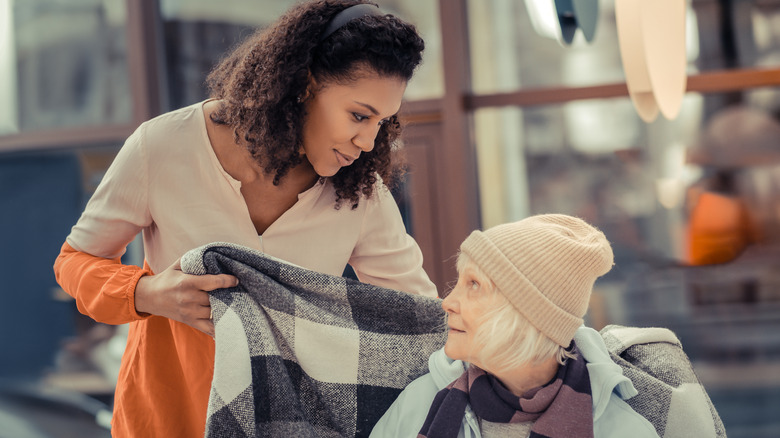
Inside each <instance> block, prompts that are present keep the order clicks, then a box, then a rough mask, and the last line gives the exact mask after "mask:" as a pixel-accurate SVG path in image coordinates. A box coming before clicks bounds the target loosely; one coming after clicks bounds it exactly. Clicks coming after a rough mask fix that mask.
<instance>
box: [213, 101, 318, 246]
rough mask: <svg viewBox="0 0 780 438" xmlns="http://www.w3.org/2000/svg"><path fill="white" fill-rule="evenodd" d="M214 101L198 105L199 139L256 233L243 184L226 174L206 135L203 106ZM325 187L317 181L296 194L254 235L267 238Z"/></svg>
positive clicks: (316, 196)
mask: <svg viewBox="0 0 780 438" xmlns="http://www.w3.org/2000/svg"><path fill="white" fill-rule="evenodd" d="M212 100H214V99H207V100H204V101H203V102H201V103H200V117H199V119H200V132H201V139H202V140H203V145H204V146H205V147H206V148H207V149H208V156H209V159H210V160H211V162H212V163H213V164H214V167H215V168H216V169H217V171H218V172H219V173H220V174H221V175H222V177H223V178H224V180H225V181H227V183H228V184H230V186H231V187H232V188H233V191H234V192H235V193H236V195H238V196H239V197H240V198H241V204H242V207H243V208H242V210H243V212H244V219H243V220H245V221H248V222H249V224H250V225H251V227H252V228H253V229H254V230H255V231H257V228H256V227H255V224H254V222H253V221H252V215H251V214H250V213H249V205H248V204H247V202H246V198H245V197H244V194H243V193H242V192H241V188H242V186H243V183H242V182H241V181H239V180H237V179H236V178H234V177H233V176H232V175H230V173H228V171H227V170H225V167H224V166H223V165H222V162H220V161H219V157H218V156H217V152H216V151H215V150H214V145H213V143H212V142H211V139H210V138H209V134H208V126H207V123H206V117H208V116H207V115H206V109H205V105H206V103H208V102H210V101H212ZM324 186H325V184H324V183H322V182H320V181H317V182H315V183H314V184H313V185H312V186H311V187H309V188H308V189H306V190H304V191H303V192H301V193H298V200H297V201H296V202H295V203H294V204H293V205H292V206H290V208H288V209H287V210H285V211H284V212H283V213H282V214H281V215H279V217H278V218H276V220H274V221H273V222H271V223H270V224H269V225H268V226H267V227H266V228H265V231H264V232H263V233H256V234H257V235H258V237H260V238H262V237H263V236H267V235H268V234H269V231H272V229H273V228H278V226H279V225H278V224H279V223H281V222H282V221H284V220H285V216H288V215H290V214H295V212H293V210H296V209H300V208H305V207H304V205H305V204H310V202H306V201H309V200H311V201H314V200H316V199H317V198H318V197H319V195H320V194H321V193H322V190H323V187H324ZM291 212H292V213H291Z"/></svg>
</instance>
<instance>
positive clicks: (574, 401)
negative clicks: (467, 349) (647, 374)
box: [418, 345, 593, 438]
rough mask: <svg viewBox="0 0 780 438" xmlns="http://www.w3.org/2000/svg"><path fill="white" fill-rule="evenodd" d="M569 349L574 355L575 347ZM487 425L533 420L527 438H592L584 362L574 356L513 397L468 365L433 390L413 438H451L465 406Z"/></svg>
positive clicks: (590, 405)
mask: <svg viewBox="0 0 780 438" xmlns="http://www.w3.org/2000/svg"><path fill="white" fill-rule="evenodd" d="M573 351H574V352H575V353H577V352H578V351H577V347H576V345H575V346H574V349H573ZM467 405H471V408H472V409H473V410H474V413H475V414H476V415H477V416H478V417H479V418H481V419H483V420H485V421H490V422H492V423H524V422H527V421H534V424H533V427H532V429H531V435H530V438H558V437H573V436H576V437H583V438H589V437H593V400H592V398H591V390H590V377H589V376H588V369H587V367H586V366H585V361H584V360H583V359H582V358H581V357H580V356H579V354H578V355H577V358H576V359H569V360H568V361H566V364H565V365H563V366H560V367H558V373H557V374H556V376H555V378H554V379H553V380H552V381H551V382H550V383H548V384H546V385H544V386H540V387H538V388H534V389H531V390H529V391H528V392H526V393H525V394H523V396H522V397H518V396H516V395H514V394H512V393H511V392H510V391H509V390H508V389H506V388H505V387H504V385H503V384H501V382H499V381H498V379H497V378H496V377H495V376H492V375H490V374H488V373H486V372H485V371H484V370H482V369H480V368H478V367H476V366H474V365H470V366H469V368H468V369H467V370H466V372H464V373H463V375H461V376H460V377H458V378H457V379H456V380H455V381H454V382H452V383H450V384H449V385H448V386H447V387H446V388H444V389H442V390H441V391H439V393H438V394H436V397H435V398H434V399H433V403H432V404H431V409H430V410H429V411H428V417H427V418H426V419H425V423H424V424H423V427H422V429H421V430H420V434H419V435H418V438H447V437H457V436H458V431H459V430H460V427H461V422H462V420H463V415H464V414H465V412H466V406H467Z"/></svg>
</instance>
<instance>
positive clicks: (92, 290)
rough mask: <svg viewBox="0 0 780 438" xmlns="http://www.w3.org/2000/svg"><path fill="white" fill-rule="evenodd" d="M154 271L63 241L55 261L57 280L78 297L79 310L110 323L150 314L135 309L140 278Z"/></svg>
mask: <svg viewBox="0 0 780 438" xmlns="http://www.w3.org/2000/svg"><path fill="white" fill-rule="evenodd" d="M150 274H151V271H149V270H148V269H142V268H139V267H138V266H133V265H123V264H121V262H120V260H119V259H118V258H116V259H106V258H102V257H96V256H93V255H90V254H87V253H84V252H80V251H77V250H75V249H73V248H72V247H71V246H70V245H68V244H67V243H65V244H63V246H62V249H61V250H60V254H59V256H58V257H57V260H56V261H55V263H54V275H55V277H56V279H57V283H59V285H60V286H61V287H62V288H63V289H64V290H65V292H67V293H68V294H69V295H71V296H72V297H73V298H75V299H76V305H77V307H78V309H79V312H81V313H83V314H85V315H87V316H89V317H91V318H92V319H94V320H95V321H98V322H103V323H106V324H124V323H128V322H131V321H135V320H138V319H143V318H145V317H147V316H146V315H142V314H139V313H138V312H137V311H136V309H135V287H136V284H137V283H138V279H139V278H141V277H142V276H144V275H150Z"/></svg>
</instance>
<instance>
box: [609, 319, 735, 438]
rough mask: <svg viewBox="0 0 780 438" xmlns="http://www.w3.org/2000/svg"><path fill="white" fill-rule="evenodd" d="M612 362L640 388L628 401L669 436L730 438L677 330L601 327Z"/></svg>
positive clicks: (661, 433)
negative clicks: (675, 333) (677, 335)
mask: <svg viewBox="0 0 780 438" xmlns="http://www.w3.org/2000/svg"><path fill="white" fill-rule="evenodd" d="M601 336H602V337H603V338H604V343H605V344H606V345H607V350H609V352H610V356H611V357H612V360H613V361H615V363H617V364H618V365H620V367H621V368H623V375H624V376H626V377H628V378H629V379H631V381H632V382H633V383H634V387H635V388H636V389H637V391H639V394H637V395H636V396H635V397H633V398H631V399H629V400H626V402H627V403H628V404H629V405H630V406H631V407H632V408H633V409H634V410H635V411H636V412H638V413H639V414H640V415H642V416H643V417H645V418H647V420H648V421H650V423H651V424H652V425H653V426H654V427H655V430H656V432H658V436H661V437H664V438H674V437H680V438H689V437H718V438H721V437H723V438H725V437H726V429H725V428H724V427H723V422H722V421H721V419H720V416H719V415H718V412H717V411H716V410H715V406H714V405H713V404H712V401H711V400H710V397H709V396H708V395H707V391H706V390H705V389H704V386H702V384H701V382H700V381H699V378H698V377H696V374H695V373H694V370H693V367H692V365H691V362H690V360H689V359H688V356H687V355H686V354H685V352H684V351H683V349H682V345H681V344H680V341H679V340H678V339H677V337H676V336H675V335H674V333H673V332H672V331H671V330H669V329H665V328H658V327H652V328H638V327H623V326H619V325H608V326H606V327H604V328H603V329H602V330H601Z"/></svg>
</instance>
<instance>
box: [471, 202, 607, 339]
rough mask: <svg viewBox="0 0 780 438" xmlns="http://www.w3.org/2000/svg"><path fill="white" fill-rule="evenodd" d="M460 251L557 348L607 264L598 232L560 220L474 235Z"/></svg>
mask: <svg viewBox="0 0 780 438" xmlns="http://www.w3.org/2000/svg"><path fill="white" fill-rule="evenodd" d="M460 250H461V252H463V253H465V254H466V255H467V256H468V257H469V258H470V259H471V261H472V262H474V263H475V264H476V265H477V266H478V267H479V268H480V269H481V270H482V271H483V272H484V273H485V274H486V275H487V276H488V277H489V278H490V279H491V280H493V282H494V283H495V285H496V287H498V289H499V290H500V291H501V292H502V293H503V294H504V295H505V296H506V298H507V299H508V300H509V302H510V303H511V304H512V305H513V306H514V307H515V308H516V309H517V310H518V311H519V312H520V313H521V314H522V315H523V316H524V317H525V318H526V319H527V320H528V321H529V322H530V323H531V324H532V325H533V326H534V327H536V328H537V329H538V330H539V331H540V332H542V333H543V334H544V335H546V336H547V337H548V338H550V339H552V340H553V341H555V343H557V344H558V345H560V346H562V347H568V346H569V344H570V343H571V340H572V339H573V338H574V332H576V331H577V328H579V327H580V326H581V325H582V324H583V322H584V321H583V317H584V316H585V313H586V312H587V310H588V303H589V302H590V293H591V290H592V289H593V283H594V282H595V281H596V279H597V278H598V277H600V276H602V275H604V274H606V273H607V272H609V270H610V269H611V268H612V261H613V256H612V248H611V247H610V245H609V242H608V241H607V238H606V237H605V236H604V234H603V233H602V232H601V231H599V230H597V229H596V228H594V227H593V226H591V225H589V224H588V223H586V222H585V221H583V220H582V219H578V218H576V217H571V216H566V215H562V214H544V215H538V216H531V217H529V218H526V219H523V220H521V221H518V222H512V223H508V224H502V225H498V226H495V227H492V228H490V229H488V230H486V231H474V232H472V233H471V235H470V236H469V237H467V238H466V240H464V241H463V243H462V244H461V245H460Z"/></svg>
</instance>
